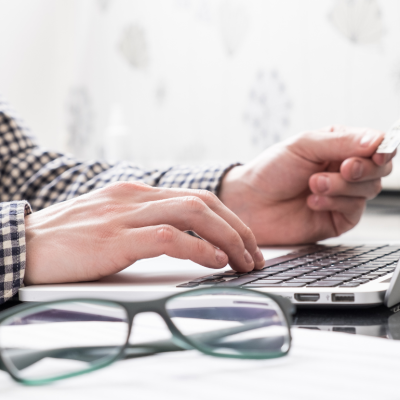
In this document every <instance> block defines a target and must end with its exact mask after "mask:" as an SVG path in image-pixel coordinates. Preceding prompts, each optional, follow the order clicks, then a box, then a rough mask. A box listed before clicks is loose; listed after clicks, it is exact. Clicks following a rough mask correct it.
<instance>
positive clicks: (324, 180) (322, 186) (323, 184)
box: [317, 176, 329, 193]
mask: <svg viewBox="0 0 400 400" xmlns="http://www.w3.org/2000/svg"><path fill="white" fill-rule="evenodd" d="M317 188H318V191H319V192H322V193H323V192H326V191H327V190H328V189H329V178H328V177H326V176H319V177H318V179H317Z"/></svg>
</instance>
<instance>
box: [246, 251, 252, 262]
mask: <svg viewBox="0 0 400 400" xmlns="http://www.w3.org/2000/svg"><path fill="white" fill-rule="evenodd" d="M244 259H245V260H246V262H247V264H251V263H252V262H253V257H252V256H251V255H250V253H249V252H248V251H247V250H245V251H244Z"/></svg>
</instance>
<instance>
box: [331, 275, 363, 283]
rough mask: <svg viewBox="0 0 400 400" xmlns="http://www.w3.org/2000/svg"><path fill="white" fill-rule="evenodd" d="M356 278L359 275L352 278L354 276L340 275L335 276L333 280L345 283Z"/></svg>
mask: <svg viewBox="0 0 400 400" xmlns="http://www.w3.org/2000/svg"><path fill="white" fill-rule="evenodd" d="M355 277H358V275H356V276H352V275H342V274H339V275H335V276H334V277H332V279H333V278H336V279H340V280H341V281H343V282H346V281H351V280H352V279H354V278H355Z"/></svg>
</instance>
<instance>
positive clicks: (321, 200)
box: [307, 194, 366, 235]
mask: <svg viewBox="0 0 400 400" xmlns="http://www.w3.org/2000/svg"><path fill="white" fill-rule="evenodd" d="M365 204H366V200H365V199H364V198H362V197H344V196H338V197H329V196H320V195H315V194H311V195H310V196H308V198H307V205H308V206H309V207H310V208H311V209H312V210H314V211H330V212H331V213H332V218H333V222H334V225H335V229H336V232H337V234H338V235H340V234H341V233H343V232H346V231H348V230H349V229H351V228H353V227H354V226H355V225H356V224H357V223H358V221H359V220H360V218H361V215H362V213H363V211H364V209H365Z"/></svg>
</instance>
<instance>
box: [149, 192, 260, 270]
mask: <svg viewBox="0 0 400 400" xmlns="http://www.w3.org/2000/svg"><path fill="white" fill-rule="evenodd" d="M187 196H189V197H193V196H196V197H198V198H199V199H201V200H202V201H203V202H204V203H205V204H206V205H207V206H208V207H209V208H210V209H211V210H212V211H213V212H214V213H216V214H217V215H218V216H220V217H221V218H222V219H223V220H224V221H226V222H227V223H228V224H229V225H230V226H231V227H232V228H233V229H234V230H235V231H236V232H237V233H238V234H239V236H240V238H241V239H242V241H243V243H244V247H245V248H246V249H247V251H248V252H249V253H250V255H251V256H252V258H253V261H254V268H256V269H261V268H263V267H264V265H265V260H264V256H263V254H262V252H261V251H260V249H259V248H258V246H257V241H256V238H255V236H254V234H253V232H252V231H251V229H250V228H249V227H248V226H246V224H244V223H243V221H242V220H241V219H240V218H239V217H238V216H237V215H236V214H235V213H233V212H232V211H231V210H230V209H229V208H228V207H226V206H225V205H224V204H223V203H222V202H221V201H220V200H219V199H218V197H217V196H215V195H214V194H213V193H211V192H209V191H208V190H193V189H164V188H156V189H155V190H151V191H149V192H147V195H146V197H145V200H147V201H151V200H153V201H154V200H161V199H167V198H169V199H173V198H182V197H187ZM198 234H199V235H200V236H202V235H201V234H200V233H199V232H198Z"/></svg>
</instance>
